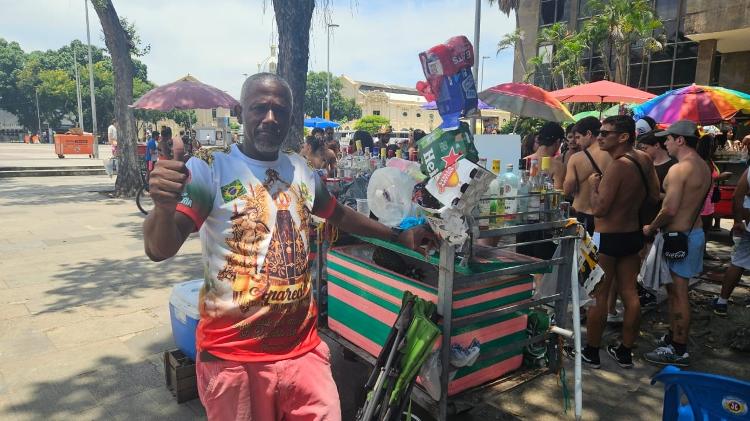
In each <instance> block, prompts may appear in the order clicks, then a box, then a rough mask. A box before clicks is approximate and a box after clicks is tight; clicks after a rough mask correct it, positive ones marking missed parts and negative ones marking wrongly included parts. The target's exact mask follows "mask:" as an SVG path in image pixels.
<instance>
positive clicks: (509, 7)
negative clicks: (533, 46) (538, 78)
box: [488, 0, 527, 75]
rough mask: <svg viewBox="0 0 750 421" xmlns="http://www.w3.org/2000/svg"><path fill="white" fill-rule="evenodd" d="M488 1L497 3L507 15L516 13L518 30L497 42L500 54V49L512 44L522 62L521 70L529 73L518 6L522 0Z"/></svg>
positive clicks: (492, 3)
mask: <svg viewBox="0 0 750 421" xmlns="http://www.w3.org/2000/svg"><path fill="white" fill-rule="evenodd" d="M488 1H489V2H490V5H494V4H495V3H497V7H498V8H499V9H500V11H501V12H503V13H505V16H510V12H514V15H515V18H516V30H515V31H514V32H512V33H510V34H508V35H506V36H505V37H504V38H503V39H502V40H500V42H499V43H498V44H497V52H498V54H499V53H500V51H503V50H505V49H507V48H509V47H510V46H511V45H512V46H514V47H515V54H517V56H518V59H519V63H520V64H521V71H523V73H524V75H525V74H527V71H526V53H525V52H524V50H523V38H524V33H523V31H521V23H520V21H519V19H518V6H519V3H520V0H488ZM511 42H512V44H511Z"/></svg>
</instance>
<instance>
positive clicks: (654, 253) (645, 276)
mask: <svg viewBox="0 0 750 421" xmlns="http://www.w3.org/2000/svg"><path fill="white" fill-rule="evenodd" d="M663 247H664V236H663V235H662V234H661V233H658V234H656V238H655V239H654V244H653V245H651V250H649V252H648V256H647V257H646V260H644V261H643V264H642V265H641V273H640V274H639V275H638V276H639V278H641V282H642V283H643V287H644V288H646V289H649V290H651V291H658V290H659V289H660V288H661V287H663V286H664V285H667V284H671V283H672V275H671V274H670V273H669V265H668V264H667V259H666V258H665V257H664V254H663V253H662V249H663Z"/></svg>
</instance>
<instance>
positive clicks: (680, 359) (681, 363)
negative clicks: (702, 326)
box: [643, 345, 690, 367]
mask: <svg viewBox="0 0 750 421" xmlns="http://www.w3.org/2000/svg"><path fill="white" fill-rule="evenodd" d="M643 357H644V358H645V359H646V361H648V362H650V363H654V364H661V365H676V366H678V367H687V366H688V365H690V354H688V353H687V352H686V353H684V354H682V355H677V354H675V352H674V348H673V347H672V346H671V345H669V346H660V347H659V348H656V349H655V350H653V351H651V352H647V353H645V354H644V355H643Z"/></svg>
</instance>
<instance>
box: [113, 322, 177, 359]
mask: <svg viewBox="0 0 750 421" xmlns="http://www.w3.org/2000/svg"><path fill="white" fill-rule="evenodd" d="M120 340H121V341H122V342H123V343H124V344H125V346H127V347H128V349H130V350H131V351H133V354H135V355H136V356H138V357H141V358H143V359H146V358H147V357H149V356H150V355H155V354H159V355H161V353H163V352H164V351H167V350H170V349H174V348H176V346H175V343H174V339H173V338H172V327H171V326H169V325H158V326H156V327H154V328H152V329H148V330H144V331H142V332H138V333H135V334H132V335H126V336H122V337H120Z"/></svg>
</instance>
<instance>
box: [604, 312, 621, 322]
mask: <svg viewBox="0 0 750 421" xmlns="http://www.w3.org/2000/svg"><path fill="white" fill-rule="evenodd" d="M622 313H623V312H622V311H617V313H615V314H612V313H607V323H622V316H623V314H622Z"/></svg>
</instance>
